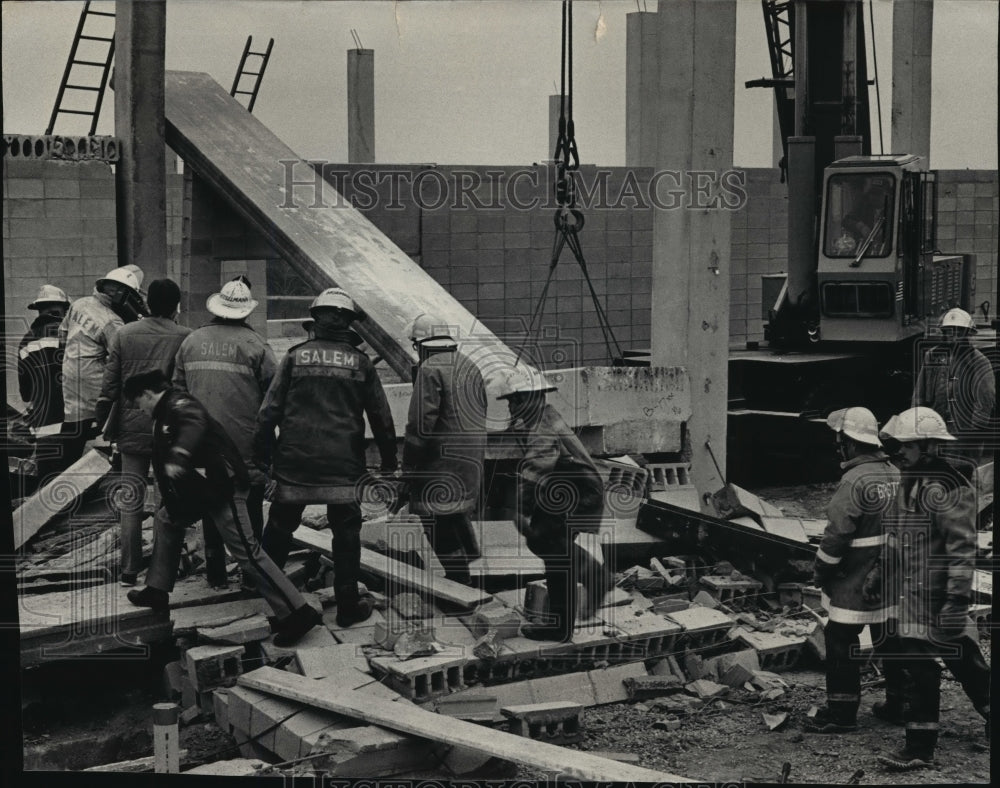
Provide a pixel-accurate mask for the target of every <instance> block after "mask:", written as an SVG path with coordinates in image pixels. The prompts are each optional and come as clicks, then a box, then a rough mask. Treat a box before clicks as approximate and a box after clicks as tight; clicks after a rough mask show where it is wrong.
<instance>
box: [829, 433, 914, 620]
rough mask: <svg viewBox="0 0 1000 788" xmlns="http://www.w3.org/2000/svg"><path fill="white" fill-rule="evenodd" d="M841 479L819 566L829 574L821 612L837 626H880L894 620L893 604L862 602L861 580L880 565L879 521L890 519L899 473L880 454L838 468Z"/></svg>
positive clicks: (882, 538) (881, 538) (888, 601)
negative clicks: (841, 471) (825, 611)
mask: <svg viewBox="0 0 1000 788" xmlns="http://www.w3.org/2000/svg"><path fill="white" fill-rule="evenodd" d="M840 467H841V468H842V469H843V470H844V475H843V477H842V478H841V480H840V484H839V485H837V489H836V490H835V491H834V493H833V497H832V498H831V499H830V505H829V506H828V507H827V511H826V514H827V524H826V529H825V530H824V531H823V540H822V541H821V542H820V545H819V548H818V549H817V551H816V562H817V564H820V565H823V566H824V568H825V569H827V573H828V575H829V577H828V579H827V580H826V581H825V582H824V583H823V588H822V592H823V595H822V600H823V607H825V608H826V610H827V611H828V612H829V614H830V620H831V621H836V622H837V623H840V624H878V623H882V622H884V621H885V620H886V618H887V617H892V616H894V615H895V612H894V607H893V600H891V599H888V598H887V595H883V597H882V599H881V600H880V601H879V602H866V601H865V599H864V582H865V577H866V576H867V575H868V573H869V572H870V571H871V570H872V568H873V567H874V566H875V565H876V564H877V563H878V562H879V561H880V560H881V555H882V551H883V544H884V543H885V535H884V534H883V520H884V519H885V518H886V517H889V518H890V519H891V517H892V513H893V512H894V510H895V506H896V496H897V491H898V489H899V470H898V469H897V468H896V466H894V465H893V464H892V463H890V462H889V458H888V457H887V456H886V455H885V454H883V453H882V452H880V451H872V452H871V453H865V454H861V455H859V456H857V457H854V458H853V459H850V460H848V461H847V462H844V463H841V466H840Z"/></svg>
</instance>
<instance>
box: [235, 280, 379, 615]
mask: <svg viewBox="0 0 1000 788" xmlns="http://www.w3.org/2000/svg"><path fill="white" fill-rule="evenodd" d="M309 312H310V314H311V315H312V318H313V320H314V321H315V322H314V325H313V329H312V330H313V333H314V338H313V339H309V340H307V341H306V342H303V343H301V344H299V345H296V346H294V347H292V348H291V349H289V351H288V353H287V355H286V356H285V357H284V358H283V359H282V360H281V363H280V364H279V365H278V371H277V372H276V373H275V376H274V380H273V381H272V382H271V387H270V388H269V389H268V391H267V394H266V395H265V397H264V402H263V403H262V404H261V407H260V411H259V413H258V414H257V430H256V438H255V447H256V449H255V450H256V453H257V457H258V462H259V464H261V465H262V466H263V467H267V466H268V465H271V472H272V474H273V476H274V478H275V480H276V481H277V490H276V492H275V498H274V502H273V503H272V504H271V509H270V512H269V513H268V519H267V523H266V524H265V526H264V549H265V550H266V551H267V553H268V555H270V556H271V557H272V558H273V559H274V561H275V563H276V564H277V565H278V566H284V564H285V560H286V559H287V557H288V551H289V549H290V548H291V544H292V533H293V532H294V531H295V529H296V528H297V527H298V525H299V522H300V520H301V518H302V512H303V510H304V508H305V505H306V503H325V504H326V505H327V521H328V523H329V525H330V527H331V529H332V530H333V564H334V573H335V575H336V579H335V593H336V596H337V624H338V625H339V626H341V627H347V626H350V625H351V624H353V623H356V622H359V621H364V620H366V619H367V618H368V617H369V616H371V612H372V609H373V606H374V602H373V600H372V599H371V597H370V596H367V595H366V596H364V597H361V596H360V595H359V591H358V579H359V577H360V573H361V506H360V503H359V495H358V490H359V486H360V484H361V483H362V480H363V479H364V477H365V476H366V469H365V424H364V416H365V415H367V416H368V423H369V424H370V425H371V430H372V435H373V436H374V438H375V444H376V445H377V447H378V450H379V453H380V455H381V469H382V472H383V473H394V472H395V471H396V468H397V461H396V432H395V428H394V426H393V422H392V413H390V411H389V403H388V401H387V400H386V397H385V392H384V391H383V390H382V384H381V382H380V381H379V378H378V374H377V373H376V371H375V369H374V367H373V365H372V362H371V361H370V360H369V358H368V356H366V355H365V354H364V353H363V352H361V351H360V350H358V349H357V345H358V344H359V342H360V339H359V338H358V336H357V334H356V333H355V332H353V331H351V329H350V325H351V322H352V321H354V320H356V319H359V318H360V317H361V312H360V310H359V309H358V307H357V305H356V304H355V303H354V301H353V300H352V299H351V297H350V296H349V295H348V294H347V293H346V292H344V291H343V290H341V289H340V288H337V287H332V288H329V289H327V290H324V291H323V292H322V293H320V294H319V295H318V296H317V297H316V299H315V300H314V301H313V302H312V306H311V307H310V309H309ZM276 427H277V428H278V429H279V436H278V439H277V441H275V439H274V430H275V428H276ZM272 458H273V462H272V461H271V460H272Z"/></svg>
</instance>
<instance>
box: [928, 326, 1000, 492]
mask: <svg viewBox="0 0 1000 788" xmlns="http://www.w3.org/2000/svg"><path fill="white" fill-rule="evenodd" d="M940 327H941V333H942V334H943V335H944V344H943V345H938V346H935V347H933V348H931V349H930V350H928V351H927V352H926V353H925V354H924V359H923V364H922V366H921V368H920V372H919V373H918V374H917V382H916V385H915V386H914V388H913V400H912V402H911V403H910V404H911V406H912V407H917V406H918V405H923V406H926V407H928V408H931V409H932V410H934V411H937V413H939V414H940V415H941V416H942V417H943V418H944V421H945V424H946V425H947V427H948V432H949V433H950V434H951V435H953V436H955V437H956V438H957V439H958V441H959V443H958V444H957V445H955V446H949V447H948V448H947V449H946V451H945V452H944V453H943V455H942V456H944V458H945V459H947V460H948V462H950V463H951V464H952V465H953V466H955V468H956V469H957V470H958V471H959V472H961V473H962V475H964V476H965V477H966V478H967V479H969V480H973V479H974V478H975V476H974V474H975V472H976V469H977V468H978V467H979V465H980V463H981V462H982V461H983V458H984V454H985V434H986V433H987V432H988V430H989V429H990V420H991V417H992V415H993V405H994V400H995V398H996V388H995V381H994V379H993V367H992V365H991V364H990V361H989V359H988V358H987V357H986V356H985V355H984V354H983V353H982V352H980V351H979V350H977V349H976V348H975V347H973V346H972V341H971V340H970V338H969V337H970V336H972V335H973V334H975V333H976V322H975V321H974V320H973V319H972V315H970V314H969V313H968V312H966V311H965V310H964V309H959V308H957V307H956V308H955V309H949V310H948V311H947V312H945V313H944V316H943V317H942V318H941V326H940Z"/></svg>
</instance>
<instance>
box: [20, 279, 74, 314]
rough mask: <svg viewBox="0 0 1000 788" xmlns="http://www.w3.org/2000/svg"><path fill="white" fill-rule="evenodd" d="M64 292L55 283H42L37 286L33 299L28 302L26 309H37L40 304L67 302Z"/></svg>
mask: <svg viewBox="0 0 1000 788" xmlns="http://www.w3.org/2000/svg"><path fill="white" fill-rule="evenodd" d="M68 303H69V299H68V298H66V294H65V293H64V292H63V291H62V290H61V289H60V288H58V287H56V286H55V285H42V286H41V287H39V288H38V295H37V296H35V300H34V301H32V302H31V303H30V304H28V309H39V308H40V307H41V306H42V304H68Z"/></svg>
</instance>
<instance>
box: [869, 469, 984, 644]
mask: <svg viewBox="0 0 1000 788" xmlns="http://www.w3.org/2000/svg"><path fill="white" fill-rule="evenodd" d="M893 519H894V520H895V522H891V523H890V522H889V520H888V519H887V520H886V521H885V523H884V529H885V532H886V575H887V578H886V579H887V586H888V588H889V589H890V593H891V595H892V597H893V598H895V599H898V601H899V609H898V611H897V614H898V616H897V617H898V621H899V634H900V636H901V637H906V638H917V639H920V640H934V641H937V642H941V641H944V640H949V639H953V638H955V637H958V636H959V635H960V634H962V633H963V631H964V632H965V633H967V634H970V635H971V634H973V633H974V632H975V627H974V625H973V624H972V622H971V619H968V620H967V621H966V622H965V624H964V626H963V625H962V624H959V625H957V626H955V627H953V628H951V629H949V630H943V629H941V628H939V627H938V626H937V624H938V622H937V616H938V613H939V611H940V610H941V607H942V605H944V603H945V601H946V599H947V597H948V596H956V597H962V598H964V599H966V600H968V599H969V598H970V597H971V595H972V578H973V568H974V564H975V560H976V505H975V496H974V493H973V490H972V487H971V486H970V485H969V482H968V481H966V479H965V478H964V477H962V475H961V474H959V473H958V472H957V471H956V470H955V469H954V468H952V467H951V466H950V465H949V464H948V463H947V462H945V461H944V460H942V459H940V458H934V459H932V460H931V461H930V462H928V464H926V465H924V466H923V467H921V468H919V469H911V470H904V471H903V473H902V476H901V478H900V485H899V500H898V513H897V515H896V517H895V518H893Z"/></svg>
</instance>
